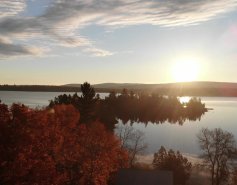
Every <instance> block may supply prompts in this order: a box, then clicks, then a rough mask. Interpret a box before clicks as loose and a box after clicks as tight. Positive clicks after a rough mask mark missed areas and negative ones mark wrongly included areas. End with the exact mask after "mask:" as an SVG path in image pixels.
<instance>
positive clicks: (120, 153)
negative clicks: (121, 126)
mask: <svg viewBox="0 0 237 185" xmlns="http://www.w3.org/2000/svg"><path fill="white" fill-rule="evenodd" d="M79 118H80V114H79V112H78V111H77V110H76V109H75V108H74V107H73V106H71V105H60V106H55V107H54V108H53V109H46V110H31V109H29V108H27V107H25V106H23V105H18V104H14V105H13V106H12V107H11V109H10V111H9V110H8V109H7V108H6V106H5V105H3V104H0V129H1V130H0V142H1V143H0V179H1V180H0V184H14V185H15V184H16V185H17V184H19V185H21V184H24V185H25V184H37V185H41V184H42V185H47V184H55V185H60V184H88V185H89V184H90V185H92V184H93V185H106V184H107V182H108V180H109V178H110V175H111V174H112V173H114V172H116V171H117V170H118V169H119V168H121V167H126V166H127V161H128V156H127V153H126V151H124V150H123V149H121V146H120V142H119V140H117V139H116V138H115V136H114V135H113V134H112V133H110V132H108V131H107V130H106V129H105V128H104V126H103V125H102V124H101V123H98V122H96V123H92V124H90V125H87V126H86V125H82V124H81V125H78V120H79Z"/></svg>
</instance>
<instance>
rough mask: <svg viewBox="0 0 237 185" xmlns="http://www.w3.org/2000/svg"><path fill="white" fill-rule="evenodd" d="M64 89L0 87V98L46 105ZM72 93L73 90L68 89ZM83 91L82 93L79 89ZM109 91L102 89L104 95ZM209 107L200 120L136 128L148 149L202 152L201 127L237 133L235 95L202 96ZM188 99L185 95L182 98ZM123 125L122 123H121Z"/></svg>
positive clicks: (150, 152)
mask: <svg viewBox="0 0 237 185" xmlns="http://www.w3.org/2000/svg"><path fill="white" fill-rule="evenodd" d="M60 94H63V92H21V91H0V99H1V100H2V102H3V103H5V104H7V105H11V104H12V103H14V102H15V103H16V102H20V103H23V104H25V105H27V106H29V107H32V108H34V107H37V106H39V107H43V106H47V105H48V104H49V100H51V99H53V98H54V97H55V96H58V95H60ZM66 94H73V93H66ZM78 94H80V93H78ZM106 95H108V93H100V97H101V98H104V97H105V96H106ZM201 99H202V102H204V103H205V104H206V107H207V108H213V110H209V111H208V112H207V113H205V114H204V115H203V116H202V118H201V120H200V121H185V122H184V124H183V125H182V126H181V125H179V124H170V123H168V122H165V123H163V124H152V123H148V124H147V125H145V124H143V123H133V125H132V126H133V127H134V128H135V129H139V130H141V131H142V132H144V134H145V142H146V143H147V144H148V148H147V151H146V153H147V154H152V153H154V152H156V151H157V150H158V149H159V148H160V146H161V145H163V146H165V147H166V148H172V149H174V150H180V151H181V152H182V153H186V154H189V155H199V154H200V149H199V146H198V142H197V137H196V136H197V134H198V132H199V131H200V130H201V129H202V128H206V127H207V128H210V129H213V128H222V129H223V130H226V131H229V132H231V133H233V134H234V136H235V138H236V139H237V98H233V97H201ZM186 100H188V97H184V98H182V99H181V101H186ZM119 125H121V123H119Z"/></svg>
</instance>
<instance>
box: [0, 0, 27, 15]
mask: <svg viewBox="0 0 237 185" xmlns="http://www.w3.org/2000/svg"><path fill="white" fill-rule="evenodd" d="M25 7H26V1H25V0H1V3H0V18H3V17H7V16H14V15H17V14H18V13H20V12H22V11H23V10H24V9H25Z"/></svg>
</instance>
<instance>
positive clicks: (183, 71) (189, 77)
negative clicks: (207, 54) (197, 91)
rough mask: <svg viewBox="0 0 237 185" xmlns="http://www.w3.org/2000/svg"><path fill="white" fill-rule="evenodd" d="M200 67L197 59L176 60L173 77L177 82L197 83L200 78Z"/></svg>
mask: <svg viewBox="0 0 237 185" xmlns="http://www.w3.org/2000/svg"><path fill="white" fill-rule="evenodd" d="M198 73H199V65H198V62H197V60H195V59H187V58H183V59H179V60H176V62H175V64H174V66H173V69H172V75H173V79H174V80H175V81H176V82H190V81H195V80H197V78H198Z"/></svg>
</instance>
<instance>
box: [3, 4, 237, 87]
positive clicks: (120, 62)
mask: <svg viewBox="0 0 237 185" xmlns="http://www.w3.org/2000/svg"><path fill="white" fill-rule="evenodd" d="M192 80H195V81H222V82H237V1H236V0H215V1H207V0H196V1H195V0H0V84H45V85H49V84H54V85H62V84H67V83H82V82H84V81H88V82H90V83H92V84H96V83H104V82H118V83H119V82H121V83H124V82H127V83H167V82H176V81H192Z"/></svg>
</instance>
